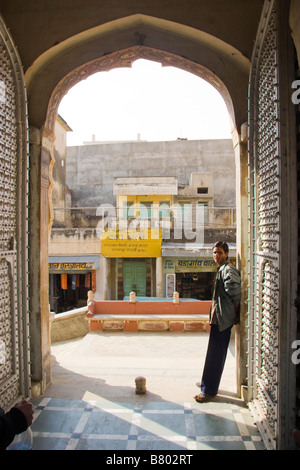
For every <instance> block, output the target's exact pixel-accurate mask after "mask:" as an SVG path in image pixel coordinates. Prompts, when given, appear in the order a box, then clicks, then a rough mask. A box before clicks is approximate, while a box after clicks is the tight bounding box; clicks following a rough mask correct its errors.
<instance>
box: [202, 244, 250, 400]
mask: <svg viewBox="0 0 300 470" xmlns="http://www.w3.org/2000/svg"><path fill="white" fill-rule="evenodd" d="M213 257H214V261H215V263H216V264H217V265H218V270H217V274H216V279H215V285H214V293H213V298H212V304H211V310H210V319H209V323H210V325H211V329H210V335H209V342H208V348H207V353H206V359H205V364H204V370H203V375H202V380H201V382H198V383H197V384H196V385H197V386H198V387H200V389H201V392H200V393H199V394H198V395H196V396H195V397H194V398H195V400H196V401H197V402H198V403H203V402H206V401H209V400H210V399H211V398H212V397H213V396H215V395H217V393H218V389H219V384H220V381H221V377H222V373H223V369H224V365H225V361H226V356H227V350H228V345H229V341H230V335H231V328H232V326H233V325H234V324H236V323H238V321H239V310H240V301H241V276H240V273H239V271H238V270H237V269H236V268H235V267H234V266H232V265H231V264H230V263H229V261H228V245H227V243H225V242H222V241H219V242H217V243H216V244H215V245H214V248H213Z"/></svg>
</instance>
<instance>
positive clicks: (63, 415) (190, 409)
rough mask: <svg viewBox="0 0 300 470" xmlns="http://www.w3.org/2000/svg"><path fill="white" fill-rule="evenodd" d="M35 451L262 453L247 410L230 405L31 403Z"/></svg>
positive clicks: (48, 400) (54, 400)
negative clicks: (227, 451) (33, 415)
mask: <svg viewBox="0 0 300 470" xmlns="http://www.w3.org/2000/svg"><path fill="white" fill-rule="evenodd" d="M34 405H35V420H34V423H33V425H32V431H33V436H34V449H38V450H96V449H97V450H133V451H134V450H152V451H153V450H169V451H183V450H190V451H196V450H217V449H220V450H221V449H222V450H262V449H264V446H263V443H262V441H261V438H260V435H259V434H258V432H257V429H256V427H255V425H254V424H253V421H252V418H251V415H250V413H249V410H248V409H247V408H245V407H242V406H240V405H236V404H232V403H230V402H227V403H226V402H223V401H221V399H220V401H214V402H210V403H205V404H200V405H199V404H197V403H196V402H195V403H192V402H183V403H176V402H164V401H161V402H159V401H155V402H151V401H150V402H149V401H145V402H143V399H137V400H136V401H134V400H133V401H132V402H131V403H118V402H109V401H108V400H100V401H92V400H91V401H88V402H86V401H81V400H68V399H59V398H49V397H47V398H39V399H36V400H34Z"/></svg>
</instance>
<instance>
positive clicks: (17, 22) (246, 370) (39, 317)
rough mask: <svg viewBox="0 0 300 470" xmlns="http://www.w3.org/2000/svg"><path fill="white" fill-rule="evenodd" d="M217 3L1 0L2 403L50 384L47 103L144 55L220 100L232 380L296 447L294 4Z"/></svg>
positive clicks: (271, 427)
mask: <svg viewBox="0 0 300 470" xmlns="http://www.w3.org/2000/svg"><path fill="white" fill-rule="evenodd" d="M228 5H229V3H228V2H224V1H222V0H211V1H210V2H207V1H204V0H198V1H197V2H195V1H194V0H186V1H185V2H178V1H173V0H170V1H167V2H153V1H151V0H141V1H140V2H134V1H132V0H122V1H120V0H110V1H107V0H103V1H101V2H95V1H91V0H85V1H83V0H77V1H76V2H70V1H67V0H60V1H58V0H52V2H42V3H41V2H39V4H38V6H37V2H32V1H28V2H22V3H20V2H19V1H18V0H9V1H2V2H1V5H0V13H1V17H0V44H1V48H0V83H1V86H0V89H1V99H0V115H1V129H0V137H1V139H0V146H1V155H0V162H1V166H0V176H1V191H0V199H1V207H0V234H1V240H0V241H1V243H0V245H1V248H0V249H1V266H0V268H1V286H0V287H1V296H0V299H1V309H0V312H1V313H0V315H1V322H0V341H1V343H0V344H1V351H3V350H5V353H6V354H5V364H4V365H3V367H2V365H1V368H0V383H1V387H0V398H1V403H2V405H3V406H4V407H5V408H7V407H8V406H9V405H10V403H12V402H14V401H15V400H17V398H18V397H19V396H20V395H23V396H24V395H26V396H30V395H32V394H33V393H35V394H37V393H41V392H42V391H43V390H45V389H46V388H47V387H48V385H49V384H50V382H51V361H50V335H49V331H50V324H49V275H48V238H49V230H50V226H51V219H50V217H49V215H50V214H51V210H50V207H51V197H50V191H49V188H50V182H51V171H52V167H53V144H54V138H55V121H56V114H57V109H58V106H59V103H60V101H61V99H62V97H63V96H64V94H65V93H67V91H68V90H69V89H70V88H71V87H72V86H73V85H74V84H76V83H78V82H79V81H80V80H83V79H84V78H85V77H88V76H89V75H91V74H92V73H95V72H96V71H100V70H110V69H112V68H114V67H123V66H127V67H130V65H131V63H132V62H133V61H134V60H136V59H137V58H144V59H149V60H155V61H157V62H160V63H162V64H163V65H172V66H175V67H180V68H182V69H184V70H187V71H189V72H192V73H194V74H196V75H197V76H200V77H202V78H204V79H205V80H207V81H209V82H210V83H211V84H213V86H215V88H216V89H218V90H219V92H220V94H221V95H222V96H223V98H224V100H225V102H226V105H227V107H228V111H229V113H230V116H231V124H232V136H233V147H234V153H235V161H236V189H237V193H236V194H237V198H236V201H237V264H238V266H239V268H240V270H241V273H242V289H243V298H242V321H241V325H240V329H239V333H238V335H237V345H238V353H237V370H238V371H239V377H238V379H237V387H238V390H241V391H243V396H244V397H245V399H246V401H247V403H248V405H249V407H251V409H252V410H253V413H254V414H255V416H257V422H258V423H259V426H260V429H261V433H262V435H263V436H264V439H265V442H267V443H268V446H269V448H273V449H293V448H295V443H294V440H293V438H292V435H291V431H292V429H293V428H294V427H296V426H297V427H300V422H299V416H300V400H299V377H300V375H299V360H298V349H299V336H300V322H299V298H300V297H299V245H300V243H299V222H298V210H299V206H300V202H299V201H300V196H299V190H298V188H299V165H298V163H297V161H299V145H298V144H297V143H298V142H299V125H298V122H299V104H300V100H299V88H300V86H299V58H300V28H299V22H300V5H299V2H298V1H297V0H288V1H286V0H264V1H263V0H252V1H251V2H246V1H244V0H233V1H232V2H230V8H229V7H228ZM28 130H29V132H28ZM297 157H298V160H297ZM196 171H198V169H197V170H196ZM192 172H194V169H192V170H190V173H192ZM171 176H172V175H171ZM1 360H2V362H3V356H2V357H1Z"/></svg>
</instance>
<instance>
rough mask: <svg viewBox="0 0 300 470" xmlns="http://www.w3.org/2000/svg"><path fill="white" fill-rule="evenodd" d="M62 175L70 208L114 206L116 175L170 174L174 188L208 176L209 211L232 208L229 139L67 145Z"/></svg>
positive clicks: (233, 195)
mask: <svg viewBox="0 0 300 470" xmlns="http://www.w3.org/2000/svg"><path fill="white" fill-rule="evenodd" d="M66 172H67V185H68V186H69V188H70V189H71V191H72V205H73V206H78V207H80V206H81V207H82V206H84V207H97V206H98V205H99V204H103V203H109V204H115V202H116V200H115V196H114V195H113V182H114V178H116V177H122V176H123V177H125V176H135V177H137V176H139V177H142V176H150V177H151V176H175V177H177V178H178V183H179V185H188V184H189V179H190V176H191V173H193V172H194V173H197V172H204V173H209V172H211V173H213V174H214V178H213V185H214V188H213V193H214V206H215V207H217V206H219V207H234V206H235V205H236V201H235V199H236V194H235V157H234V150H233V146H232V140H230V139H229V140H227V139H226V140H225V139H224V140H223V139H220V140H191V141H186V140H185V141H180V140H178V141H167V142H142V141H136V142H128V143H126V142H125V143H124V142H123V143H111V144H110V143H109V144H95V145H84V146H76V147H68V148H67V167H66ZM228 181H229V183H228Z"/></svg>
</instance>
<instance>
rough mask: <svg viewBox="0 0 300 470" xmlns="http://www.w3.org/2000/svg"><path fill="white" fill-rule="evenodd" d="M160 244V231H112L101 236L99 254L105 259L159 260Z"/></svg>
mask: <svg viewBox="0 0 300 470" xmlns="http://www.w3.org/2000/svg"><path fill="white" fill-rule="evenodd" d="M161 242H162V238H161V230H155V231H153V230H151V229H149V230H148V229H147V231H145V230H143V231H141V232H138V231H136V230H135V231H132V232H130V231H129V230H128V232H126V233H125V232H121V231H120V232H119V231H116V230H115V231H113V230H112V231H107V232H105V233H104V234H102V235H101V254H102V256H105V257H107V258H159V257H160V256H161Z"/></svg>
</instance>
